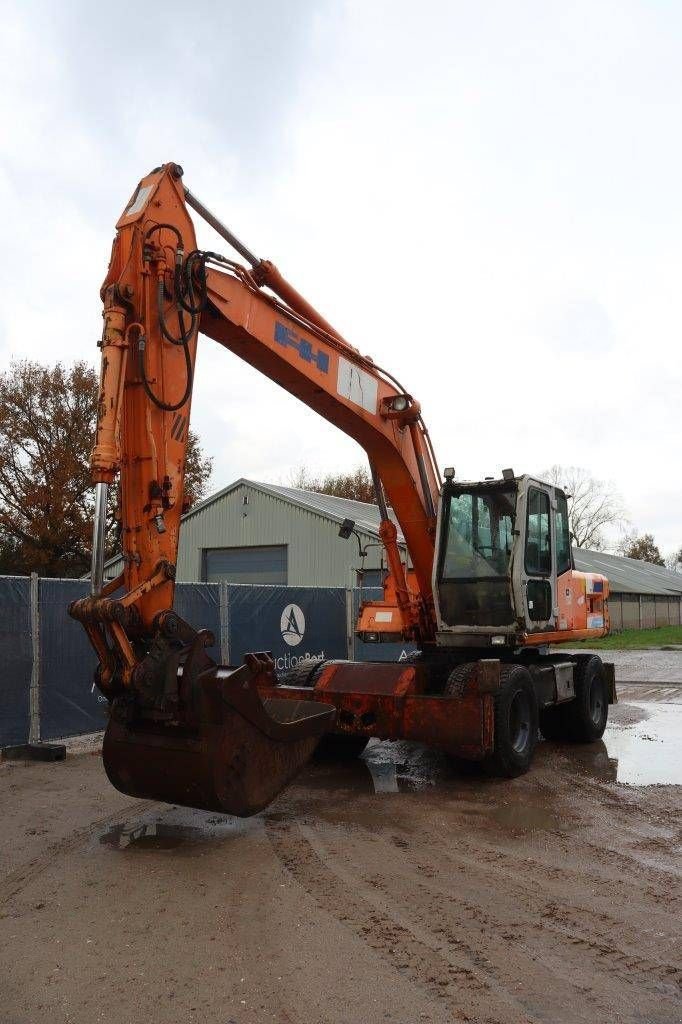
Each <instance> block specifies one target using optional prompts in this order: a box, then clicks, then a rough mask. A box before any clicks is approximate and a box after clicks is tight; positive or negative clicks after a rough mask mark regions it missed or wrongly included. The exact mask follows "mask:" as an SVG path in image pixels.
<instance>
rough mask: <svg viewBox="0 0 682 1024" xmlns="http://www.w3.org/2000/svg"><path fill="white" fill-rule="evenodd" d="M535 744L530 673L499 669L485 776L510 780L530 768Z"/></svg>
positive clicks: (534, 702)
mask: <svg viewBox="0 0 682 1024" xmlns="http://www.w3.org/2000/svg"><path fill="white" fill-rule="evenodd" d="M537 740H538V705H537V699H536V696H535V690H534V688H533V683H532V680H531V678H530V673H529V671H528V669H527V668H524V667H523V665H503V666H502V668H501V670H500V688H499V690H498V691H497V692H496V694H495V734H494V750H493V753H492V755H491V756H490V757H489V758H487V759H486V761H484V763H483V764H484V768H485V770H486V771H487V773H488V774H489V775H495V776H499V777H502V778H508V779H511V778H514V777H515V776H517V775H523V774H524V773H525V772H527V771H528V769H529V768H530V763H531V761H532V759H533V754H534V752H535V747H536V744H537Z"/></svg>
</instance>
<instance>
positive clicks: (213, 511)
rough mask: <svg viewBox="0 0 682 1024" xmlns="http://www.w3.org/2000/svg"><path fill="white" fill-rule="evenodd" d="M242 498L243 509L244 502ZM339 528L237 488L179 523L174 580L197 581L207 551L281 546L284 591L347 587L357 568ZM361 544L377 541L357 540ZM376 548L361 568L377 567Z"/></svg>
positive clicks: (354, 552)
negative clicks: (284, 558) (285, 575)
mask: <svg viewBox="0 0 682 1024" xmlns="http://www.w3.org/2000/svg"><path fill="white" fill-rule="evenodd" d="M245 498H246V499H247V504H245V503H244V499H245ZM338 530H339V527H338V524H337V523H334V522H331V521H330V520H328V519H323V518H322V517H321V516H319V515H316V514H315V513H314V512H312V511H307V510H306V509H303V508H300V507H298V506H295V505H292V504H290V503H289V502H285V501H282V500H281V499H279V498H276V497H274V496H273V495H270V494H266V493H264V492H263V491H260V490H258V489H256V488H255V487H250V486H248V485H242V486H240V487H237V488H235V490H234V491H231V492H230V493H229V494H226V495H225V496H224V497H223V498H220V499H219V500H218V501H214V502H211V503H210V504H209V505H207V506H206V508H204V509H201V510H200V511H199V512H197V513H196V514H195V515H190V516H189V517H188V518H187V519H186V520H185V521H184V522H183V524H182V530H181V536H180V550H179V553H178V579H179V580H182V581H184V582H198V581H200V580H201V579H202V571H203V565H202V562H203V551H204V549H206V548H229V547H251V546H255V545H262V544H285V545H286V546H287V549H288V550H287V554H288V559H287V561H288V584H289V586H319V587H346V586H349V584H350V583H351V571H352V572H353V582H354V579H355V573H354V570H355V569H356V568H359V566H360V559H359V557H358V545H357V540H356V538H355V537H350V538H349V539H348V540H342V539H341V538H340V537H339V536H338ZM361 537H362V541H363V544H365V543H367V544H371V543H376V538H374V537H371V536H368V535H362V534H361ZM379 560H380V548H379V547H370V548H369V549H368V557H367V558H366V559H365V568H366V569H374V568H378V567H379Z"/></svg>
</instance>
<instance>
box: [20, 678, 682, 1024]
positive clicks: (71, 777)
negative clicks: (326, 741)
mask: <svg viewBox="0 0 682 1024" xmlns="http://www.w3.org/2000/svg"><path fill="white" fill-rule="evenodd" d="M621 692H622V698H624V700H623V699H622V700H621V703H620V704H619V705H618V706H617V707H616V708H615V709H612V710H613V716H612V723H613V724H612V725H611V726H610V727H609V730H608V733H607V736H606V742H605V743H600V744H595V745H594V746H592V747H589V748H579V749H578V748H570V747H568V746H560V745H550V744H547V743H542V744H541V745H540V747H539V748H538V752H537V756H536V763H535V764H534V766H533V769H532V770H531V772H530V773H529V774H528V775H526V776H524V777H523V778H520V779H516V780H514V781H511V782H508V781H504V782H503V781H497V780H490V779H487V778H485V777H482V776H481V775H480V774H477V773H475V772H474V773H469V774H465V775H463V774H458V773H457V772H455V771H454V770H453V769H452V768H451V767H449V766H448V764H447V762H446V761H445V760H444V759H443V758H441V757H439V756H438V755H436V754H433V753H432V752H428V751H426V750H424V748H421V747H418V746H414V745H407V744H375V745H372V747H370V748H369V749H368V752H367V753H366V755H365V759H364V760H361V761H358V762H355V763H353V764H350V765H346V766H330V765H314V766H310V767H308V768H307V769H306V770H305V771H304V773H303V774H302V775H301V776H300V777H299V779H298V780H297V782H296V783H295V784H294V785H292V786H291V787H290V788H289V790H288V791H287V792H286V793H285V794H283V795H282V796H281V797H280V798H279V799H278V800H277V801H276V803H275V804H273V805H272V806H271V807H270V808H269V809H268V811H267V812H266V813H264V814H261V815H259V816H258V817H256V818H253V819H250V820H248V821H239V820H236V819H233V818H227V817H220V816H216V815H210V814H205V813H202V812H192V811H186V810H183V809H180V808H169V807H167V806H165V805H160V804H150V803H144V802H139V801H138V802H134V801H132V800H131V799H130V798H128V797H124V796H121V795H120V794H118V793H116V792H115V791H114V790H113V789H111V788H110V786H109V785H108V783H107V782H106V779H105V777H104V774H103V771H102V768H101V763H100V760H99V757H98V756H97V755H93V754H83V753H80V754H71V755H70V756H69V757H68V758H67V760H66V761H65V762H63V763H61V764H29V765H26V764H22V763H16V762H8V763H5V764H2V765H0V807H1V808H2V816H1V820H2V829H1V830H0V863H1V864H2V872H1V873H0V874H1V877H0V1022H1V1024H37V1022H46V1024H66V1022H74V1024H95V1022H99V1021H106V1022H111V1024H129V1022H130V1024H133V1022H135V1024H137V1022H139V1021H149V1022H151V1024H181V1022H182V1024H190V1022H195V1021H196V1022H202V1024H203V1022H206V1024H214V1022H215V1024H255V1022H265V1021H277V1022H280V1024H318V1022H319V1024H375V1022H376V1024H379V1022H381V1024H386V1022H390V1024H414V1022H416V1024H421V1022H438V1024H441V1022H445V1021H448V1022H451V1021H472V1022H474V1021H475V1022H479V1024H493V1022H494V1024H517V1022H533V1024H536V1022H537V1024H539V1022H554V1024H556V1022H562V1024H563V1022H567V1024H568V1022H586V1024H587V1022H589V1024H594V1022H597V1021H599V1022H603V1024H610V1022H619V1024H621V1022H622V1024H670V1022H673V1021H681V1020H682V1000H681V998H680V995H681V992H680V985H681V983H682V952H681V951H682V942H681V941H680V940H681V938H682V878H681V875H682V870H681V862H680V851H681V849H682V822H681V820H680V796H681V795H682V788H681V787H680V786H679V785H660V784H654V785H648V786H644V785H633V784H631V783H629V782H628V780H635V781H636V780H638V779H641V778H644V779H645V781H651V780H653V781H654V782H661V781H663V782H666V781H668V782H669V781H675V780H677V781H678V782H682V777H680V776H682V756H681V755H680V753H679V750H680V743H679V737H680V735H682V687H676V688H668V689H667V690H666V691H665V692H664V694H663V699H661V700H656V699H655V697H654V698H653V699H651V698H652V694H650V693H647V694H644V693H643V691H642V690H641V688H639V689H638V688H636V687H634V686H632V687H624V688H622V691H621ZM643 696H646V697H647V698H649V699H644V700H643V699H642V697H643ZM618 780H620V781H618Z"/></svg>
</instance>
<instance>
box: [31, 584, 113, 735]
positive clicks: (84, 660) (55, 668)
mask: <svg viewBox="0 0 682 1024" xmlns="http://www.w3.org/2000/svg"><path fill="white" fill-rule="evenodd" d="M88 593H89V584H88V583H85V582H82V581H81V580H41V581H40V662H41V664H40V671H41V676H40V682H41V695H40V736H41V739H44V740H50V739H55V738H56V737H58V736H73V735H76V734H78V733H85V732H97V730H98V729H103V728H104V726H105V725H106V707H107V703H106V700H105V698H104V697H103V696H102V695H101V693H100V692H99V690H98V689H97V687H96V686H95V684H94V681H93V673H94V671H95V667H96V665H97V655H96V654H95V652H94V651H93V649H92V647H91V646H90V641H89V640H88V638H87V635H86V633H85V630H84V629H83V626H82V625H81V624H80V622H76V621H75V620H74V619H72V618H71V617H70V616H69V613H68V611H67V609H68V606H69V604H70V603H71V601H75V600H76V599H77V598H79V597H86V596H87V594H88Z"/></svg>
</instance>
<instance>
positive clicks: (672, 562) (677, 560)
mask: <svg viewBox="0 0 682 1024" xmlns="http://www.w3.org/2000/svg"><path fill="white" fill-rule="evenodd" d="M665 567H666V569H670V571H671V572H680V573H682V548H680V549H679V551H674V552H673V553H672V555H667V556H666V559H665Z"/></svg>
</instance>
